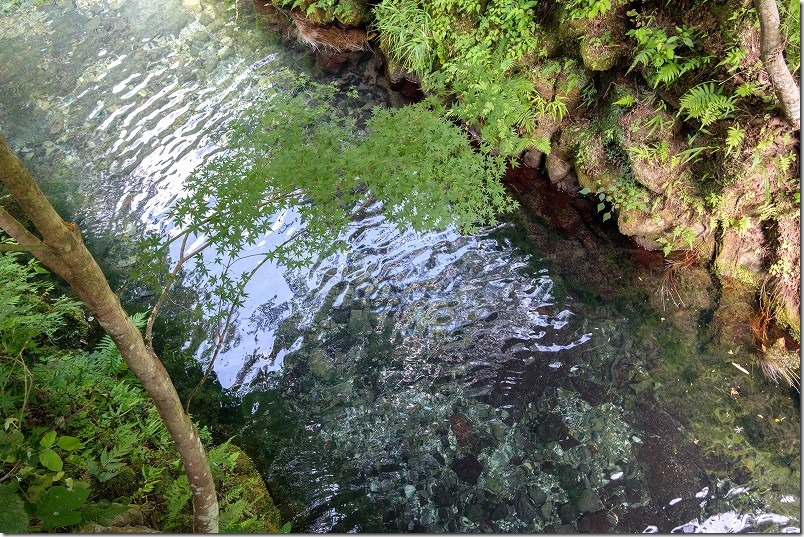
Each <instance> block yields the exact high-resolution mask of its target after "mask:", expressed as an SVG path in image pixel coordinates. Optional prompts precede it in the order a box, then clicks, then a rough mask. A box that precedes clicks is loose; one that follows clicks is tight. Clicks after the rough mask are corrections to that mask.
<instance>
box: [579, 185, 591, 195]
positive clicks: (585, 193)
mask: <svg viewBox="0 0 804 537" xmlns="http://www.w3.org/2000/svg"><path fill="white" fill-rule="evenodd" d="M591 192H592V191H591V190H589V188H587V187H583V188H582V189H581V190H580V191H579V192H578V194H580V195H581V196H585V195H587V194H589V193H591Z"/></svg>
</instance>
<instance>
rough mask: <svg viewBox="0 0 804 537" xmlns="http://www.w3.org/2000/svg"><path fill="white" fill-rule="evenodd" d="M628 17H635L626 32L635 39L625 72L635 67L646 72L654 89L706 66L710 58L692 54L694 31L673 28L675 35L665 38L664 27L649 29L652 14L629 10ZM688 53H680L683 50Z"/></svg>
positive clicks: (684, 27) (695, 31) (652, 21)
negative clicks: (633, 48) (630, 27)
mask: <svg viewBox="0 0 804 537" xmlns="http://www.w3.org/2000/svg"><path fill="white" fill-rule="evenodd" d="M628 14H629V16H632V17H636V22H637V27H636V28H634V29H632V30H629V31H628V32H626V35H627V36H629V37H633V38H634V39H635V40H636V52H637V54H636V56H635V57H634V61H633V62H632V63H631V66H630V67H629V68H628V72H629V73H630V72H631V70H633V69H634V67H636V66H637V65H642V66H643V67H644V68H645V69H646V71H645V75H646V78H647V79H648V82H650V83H651V85H652V86H653V87H654V88H655V87H656V86H658V85H659V84H664V85H665V86H669V85H670V84H671V83H673V82H675V81H676V80H678V79H679V78H681V77H682V76H683V75H684V74H686V73H688V72H690V71H693V70H695V69H699V68H701V67H703V66H704V65H706V64H707V63H709V60H710V59H711V57H710V56H699V55H698V54H697V53H696V52H695V39H697V34H698V32H697V30H696V29H695V28H691V27H688V26H681V27H679V26H676V28H675V34H673V35H667V32H666V31H665V30H664V28H656V27H653V26H652V23H654V22H655V18H654V17H653V16H652V15H647V16H646V15H637V13H636V12H635V11H629V12H628ZM685 48H686V49H687V50H688V51H689V52H687V53H686V54H682V50H683V49H685Z"/></svg>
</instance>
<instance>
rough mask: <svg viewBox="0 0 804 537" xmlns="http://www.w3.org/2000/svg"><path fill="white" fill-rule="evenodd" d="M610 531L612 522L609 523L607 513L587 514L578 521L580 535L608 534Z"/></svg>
mask: <svg viewBox="0 0 804 537" xmlns="http://www.w3.org/2000/svg"><path fill="white" fill-rule="evenodd" d="M610 530H611V522H609V518H608V517H607V516H606V512H605V511H598V512H596V513H586V514H585V515H583V516H582V517H581V518H580V519H578V531H579V532H580V533H608V532H609V531H610Z"/></svg>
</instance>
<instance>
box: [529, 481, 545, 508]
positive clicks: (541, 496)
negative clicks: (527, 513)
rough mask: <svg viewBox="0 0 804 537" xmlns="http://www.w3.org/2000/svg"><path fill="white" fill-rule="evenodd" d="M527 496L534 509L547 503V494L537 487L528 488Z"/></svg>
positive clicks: (530, 486)
mask: <svg viewBox="0 0 804 537" xmlns="http://www.w3.org/2000/svg"><path fill="white" fill-rule="evenodd" d="M528 496H529V497H530V499H531V501H532V502H533V504H534V505H535V506H536V507H541V506H542V505H544V503H545V502H546V501H547V493H546V492H544V491H543V490H542V489H541V487H539V486H538V485H529V486H528Z"/></svg>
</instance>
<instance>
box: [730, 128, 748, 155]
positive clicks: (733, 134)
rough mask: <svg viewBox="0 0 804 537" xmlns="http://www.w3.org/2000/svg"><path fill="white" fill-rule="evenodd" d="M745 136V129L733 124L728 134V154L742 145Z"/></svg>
mask: <svg viewBox="0 0 804 537" xmlns="http://www.w3.org/2000/svg"><path fill="white" fill-rule="evenodd" d="M744 138H745V129H743V128H742V127H740V126H739V125H732V126H731V127H729V131H728V133H727V134H726V156H729V155H730V154H731V152H732V151H734V150H735V149H737V148H738V147H740V145H741V144H742V143H743V139H744Z"/></svg>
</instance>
